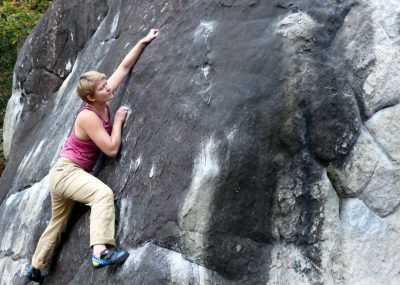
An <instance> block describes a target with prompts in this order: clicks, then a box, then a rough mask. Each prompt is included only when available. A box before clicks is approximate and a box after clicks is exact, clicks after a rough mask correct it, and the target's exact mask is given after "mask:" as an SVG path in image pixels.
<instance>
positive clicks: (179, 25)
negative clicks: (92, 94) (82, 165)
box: [0, 0, 400, 285]
mask: <svg viewBox="0 0 400 285" xmlns="http://www.w3.org/2000/svg"><path fill="white" fill-rule="evenodd" d="M398 12H399V11H398V9H397V3H396V1H394V0H389V1H385V2H382V1H378V0H358V1H356V0H344V1H336V0H327V1H318V0H301V1H288V0H275V1H261V0H237V1H231V0H219V1H200V0H198V1H197V0H196V1H121V0H120V1H117V0H116V1H112V0H110V1H101V0H90V1H85V2H83V1H76V0H73V1H58V0H56V1H54V2H53V4H52V6H51V7H50V9H49V10H48V11H47V13H46V14H45V15H44V16H43V18H42V20H41V21H40V23H39V24H38V26H37V27H36V28H35V29H34V30H33V32H32V33H31V34H30V36H29V38H28V39H27V41H26V43H25V45H24V46H23V48H22V50H21V52H20V54H19V57H18V61H17V64H16V67H15V74H14V85H13V96H12V98H11V99H10V101H9V104H8V108H7V114H6V120H5V126H4V127H5V132H4V141H5V142H4V150H5V153H6V155H7V157H9V163H8V165H7V167H6V169H5V171H4V173H3V175H2V177H1V180H0V202H1V206H0V216H1V217H2V219H1V220H0V244H1V248H0V253H1V254H0V272H1V278H0V279H1V282H0V283H1V284H18V283H19V282H20V281H19V280H20V275H21V273H22V272H23V270H24V268H25V267H26V265H27V264H29V262H30V258H31V256H32V253H33V251H34V249H35V246H36V243H37V240H38V238H39V236H40V234H41V233H42V231H43V230H44V228H45V227H46V225H47V223H48V221H49V219H50V201H49V186H48V180H47V173H48V171H49V169H50V168H51V166H52V165H53V164H54V162H55V161H56V159H57V157H58V154H59V151H60V149H61V147H62V145H63V142H64V140H65V138H66V137H67V135H68V134H69V132H70V130H71V126H72V123H73V121H74V118H75V114H76V111H77V109H78V108H79V106H80V104H81V103H80V100H79V98H78V97H77V96H76V94H75V85H76V83H77V80H78V78H79V75H80V74H81V73H83V72H85V71H88V70H92V69H95V70H99V71H101V72H105V73H106V74H107V75H110V74H111V73H112V72H113V70H114V69H115V68H116V67H117V65H118V63H119V62H120V61H121V59H122V58H123V57H124V56H125V54H126V53H127V52H128V51H129V49H130V48H132V47H133V45H134V44H135V43H136V42H137V41H138V40H139V39H140V38H141V37H143V36H144V35H145V34H146V33H147V32H148V31H149V29H150V28H152V27H156V28H159V29H160V36H159V37H158V38H157V39H156V40H154V41H153V42H152V43H151V44H150V45H148V46H147V47H146V49H145V50H144V52H143V54H142V55H141V57H140V58H139V61H138V62H137V64H136V66H135V67H134V70H133V71H132V72H131V73H130V74H129V75H128V78H127V79H126V80H125V81H124V83H123V84H122V85H121V86H120V88H119V89H118V90H117V91H116V92H115V94H114V96H115V99H114V102H113V108H112V109H113V111H115V110H116V109H117V107H118V106H120V105H127V106H128V107H129V108H130V113H129V116H128V118H127V120H126V122H125V126H124V129H123V140H122V148H121V152H120V155H119V156H118V158H117V159H107V158H105V157H102V158H101V159H100V163H99V165H98V167H97V168H96V171H95V175H97V176H98V177H99V178H100V179H101V180H103V181H104V182H105V183H107V184H108V185H109V186H110V187H111V188H112V189H113V190H114V193H115V204H116V216H117V221H116V223H117V225H116V238H117V242H118V244H120V245H122V246H123V247H125V248H126V249H128V250H129V251H130V253H131V256H130V257H129V259H128V260H127V261H126V262H125V264H124V265H123V266H122V267H121V268H118V269H114V268H110V269H104V270H100V271H95V272H94V270H93V269H92V268H91V266H90V263H89V259H90V256H91V252H90V248H89V245H88V244H89V227H88V222H89V215H90V210H89V209H87V208H85V207H76V209H75V211H74V215H73V217H72V218H71V225H70V227H69V228H68V232H67V234H66V235H65V236H64V238H63V240H62V243H61V245H60V247H59V250H58V252H57V254H56V256H55V257H54V259H53V263H52V265H51V267H50V268H49V270H48V271H47V272H46V274H47V275H48V277H47V282H48V284H92V283H96V284H140V285H146V284H148V285H153V284H182V285H187V284H238V285H241V284H293V285H294V284H377V283H382V284H397V282H398V281H399V280H400V274H399V271H398V270H397V267H396V266H397V264H398V256H400V247H399V245H398V242H397V240H400V223H399V222H398V219H397V216H398V215H400V213H399V210H398V209H399V207H398V205H399V203H400V199H399V195H398V189H399V187H397V186H398V183H399V182H398V176H399V167H398V159H399V157H400V150H399V148H398V146H397V144H396V143H397V142H398V139H397V138H396V131H397V129H398V127H397V124H396V123H397V122H396V118H397V116H398V115H397V114H396V110H397V109H398V106H397V103H398V100H399V95H398V92H397V90H399V87H400V86H399V85H400V81H399V80H398V76H399V74H398V71H397V69H396V67H395V65H391V63H393V62H394V63H396V62H398V61H399V60H400V57H399V54H400V49H399V47H398V44H397V43H398V41H399V40H400V36H399V33H398ZM382 260H383V261H384V264H382V262H383V261H382Z"/></svg>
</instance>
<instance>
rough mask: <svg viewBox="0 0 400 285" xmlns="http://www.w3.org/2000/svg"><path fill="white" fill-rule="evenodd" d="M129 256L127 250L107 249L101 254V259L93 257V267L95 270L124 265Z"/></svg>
mask: <svg viewBox="0 0 400 285" xmlns="http://www.w3.org/2000/svg"><path fill="white" fill-rule="evenodd" d="M128 256H129V253H128V252H127V251H125V250H117V249H116V248H110V249H105V250H103V251H102V252H100V258H98V257H95V256H92V265H93V267H94V268H96V269H97V268H102V267H104V266H107V265H113V264H120V263H123V262H124V261H125V260H126V259H127V258H128Z"/></svg>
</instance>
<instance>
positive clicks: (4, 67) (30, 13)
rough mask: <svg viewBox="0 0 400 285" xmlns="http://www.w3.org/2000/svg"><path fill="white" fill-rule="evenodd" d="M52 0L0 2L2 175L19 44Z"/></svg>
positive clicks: (0, 138) (2, 0)
mask: <svg viewBox="0 0 400 285" xmlns="http://www.w3.org/2000/svg"><path fill="white" fill-rule="evenodd" d="M51 2H52V1H48V0H19V1H18V0H12V1H10V0H8V1H7V0H0V176H1V173H2V169H3V168H4V164H5V159H4V156H3V153H2V147H1V145H2V142H3V132H2V130H3V120H4V115H5V110H6V106H7V101H8V99H9V97H10V96H11V89H12V75H13V69H14V65H15V61H16V60H17V45H18V44H20V43H22V42H23V41H24V40H25V38H26V37H27V36H28V35H29V33H30V31H31V30H32V29H33V27H34V26H35V25H36V24H37V22H38V21H39V19H40V17H41V16H42V15H43V13H44V12H45V11H46V10H47V8H48V7H49V6H50V4H51Z"/></svg>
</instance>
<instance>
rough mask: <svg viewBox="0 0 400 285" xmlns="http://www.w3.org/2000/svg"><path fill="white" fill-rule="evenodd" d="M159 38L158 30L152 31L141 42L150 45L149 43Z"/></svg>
mask: <svg viewBox="0 0 400 285" xmlns="http://www.w3.org/2000/svg"><path fill="white" fill-rule="evenodd" d="M157 36H158V29H151V30H150V32H149V33H148V34H147V36H145V37H144V38H143V39H141V40H140V41H141V42H142V43H144V44H148V43H149V42H151V41H152V40H154V38H156V37H157Z"/></svg>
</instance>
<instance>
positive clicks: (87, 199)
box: [32, 158, 115, 270]
mask: <svg viewBox="0 0 400 285" xmlns="http://www.w3.org/2000/svg"><path fill="white" fill-rule="evenodd" d="M49 182H50V194H51V220H50V223H49V225H48V226H47V228H46V230H45V231H44V233H43V234H42V236H41V237H40V239H39V242H38V245H37V247H36V251H35V253H34V255H33V258H32V265H33V266H34V267H35V268H37V269H41V270H43V269H44V268H46V267H47V265H48V263H49V262H50V260H51V258H52V256H53V253H54V250H55V248H56V247H57V245H58V243H59V241H60V237H61V234H62V233H63V232H64V231H65V229H66V226H67V223H68V218H69V216H70V214H71V210H72V208H73V205H74V203H75V201H78V202H81V203H83V204H85V205H87V206H90V207H91V213H90V246H93V245H96V244H109V245H115V240H114V234H115V229H114V227H115V210H114V194H113V192H112V190H111V189H110V188H109V187H108V186H107V185H105V184H104V183H103V182H101V181H100V180H99V179H97V178H96V177H94V176H93V175H91V174H89V173H87V172H85V171H84V170H83V169H82V168H80V167H79V166H77V165H76V164H75V163H73V162H72V161H70V160H68V159H66V158H60V159H59V160H58V162H57V163H56V165H55V166H54V167H53V168H52V170H51V171H50V174H49Z"/></svg>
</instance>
